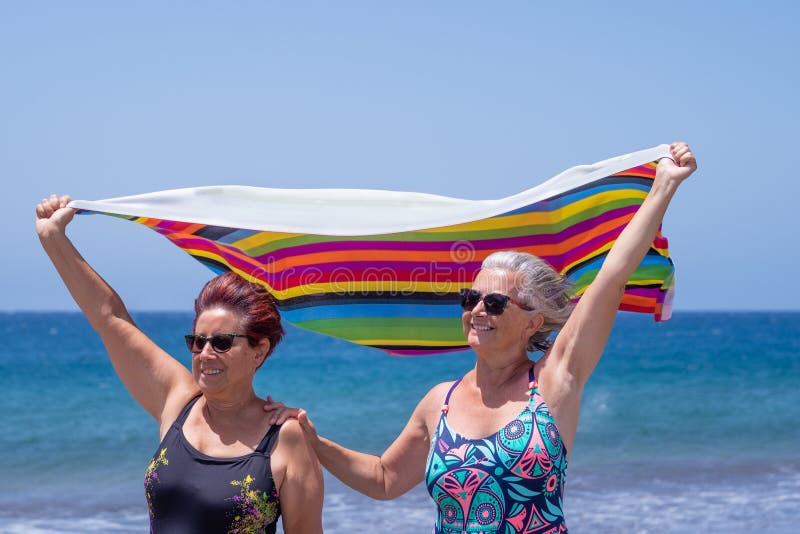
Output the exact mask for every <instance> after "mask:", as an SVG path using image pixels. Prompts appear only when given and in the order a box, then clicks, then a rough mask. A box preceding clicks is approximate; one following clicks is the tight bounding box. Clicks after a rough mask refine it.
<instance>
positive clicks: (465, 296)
mask: <svg viewBox="0 0 800 534" xmlns="http://www.w3.org/2000/svg"><path fill="white" fill-rule="evenodd" d="M480 301H481V294H480V293H478V292H477V291H475V290H474V289H466V288H465V289H462V290H461V307H462V308H464V309H465V310H467V311H472V309H473V308H474V307H475V306H477V305H478V303H479V302H480Z"/></svg>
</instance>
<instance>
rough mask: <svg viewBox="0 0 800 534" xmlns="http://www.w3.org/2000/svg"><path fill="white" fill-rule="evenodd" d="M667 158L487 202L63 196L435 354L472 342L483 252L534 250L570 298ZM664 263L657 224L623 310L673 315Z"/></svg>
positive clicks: (307, 325) (301, 319)
mask: <svg viewBox="0 0 800 534" xmlns="http://www.w3.org/2000/svg"><path fill="white" fill-rule="evenodd" d="M668 156H669V151H668V147H667V146H666V145H661V146H658V147H654V148H651V149H647V150H642V151H639V152H634V153H631V154H626V155H624V156H619V157H616V158H611V159H608V160H605V161H601V162H598V163H595V164H593V165H583V166H578V167H573V168H571V169H569V170H567V171H565V172H563V173H561V174H559V175H558V176H556V177H554V178H551V179H550V180H547V181H546V182H544V183H542V184H541V185H539V186H537V187H534V188H532V189H529V190H527V191H524V192H522V193H519V194H517V195H513V196H510V197H506V198H503V199H496V200H478V201H476V200H464V199H458V198H450V197H444V196H438V195H429V194H423V193H410V192H396V191H376V190H348V189H305V190H300V189H269V188H258V187H244V186H214V187H198V188H189V189H176V190H170V191H161V192H156V193H149V194H143V195H135V196H128V197H121V198H113V199H108V200H99V201H82V200H76V201H73V203H72V204H71V206H72V207H74V208H78V209H79V210H81V211H82V212H96V213H104V214H108V215H113V216H117V217H122V218H125V219H129V220H131V221H135V222H137V223H140V224H143V225H145V226H148V227H150V228H152V229H153V230H155V231H156V232H158V233H160V234H161V235H163V236H164V237H166V238H167V239H169V240H170V241H171V242H173V243H174V244H175V245H177V246H178V247H180V248H182V249H183V250H184V251H186V252H187V253H189V254H190V255H191V256H192V257H194V258H195V259H197V260H198V261H200V262H201V263H203V264H204V265H206V266H207V267H209V268H210V269H211V270H212V271H214V272H216V273H220V272H224V271H227V270H233V271H235V272H236V273H238V274H239V275H241V276H243V277H244V278H246V279H248V280H251V281H253V282H256V283H259V284H262V285H263V286H264V287H266V288H267V289H268V290H269V291H270V293H271V294H272V295H273V296H274V298H275V300H276V302H277V305H278V308H279V309H280V311H281V314H282V316H283V318H284V319H285V320H286V321H288V322H290V323H292V324H294V325H296V326H298V327H301V328H304V329H308V330H311V331H314V332H319V333H322V334H327V335H331V336H335V337H338V338H342V339H346V340H348V341H351V342H353V343H358V344H360V345H367V346H371V347H376V348H378V349H382V350H384V351H386V352H388V353H390V354H394V355H418V354H432V353H441V352H447V351H453V350H460V349H464V348H467V346H466V343H465V340H464V335H463V332H462V327H461V310H460V308H459V306H458V303H459V296H458V295H459V290H460V289H461V288H463V287H469V286H470V285H471V283H472V281H473V279H474V278H475V276H476V274H477V272H478V270H479V269H480V264H481V261H482V260H483V259H484V258H485V257H486V256H488V255H489V254H490V253H492V252H495V251H498V250H518V251H524V252H530V253H531V254H535V255H537V256H539V257H541V258H542V259H544V260H546V261H547V262H549V263H550V264H551V265H552V266H553V267H554V268H555V269H556V270H558V271H559V272H561V273H564V274H565V275H566V276H567V277H568V279H569V280H570V282H571V283H572V287H573V291H574V297H575V299H579V298H580V296H581V294H582V293H583V291H584V290H585V289H586V287H587V286H588V285H589V284H590V283H591V281H592V280H593V279H594V277H595V275H596V274H597V271H598V269H599V268H600V265H601V264H602V262H603V259H604V258H605V255H606V254H607V252H608V250H609V249H610V248H611V246H612V245H613V244H614V241H615V240H616V238H617V237H618V236H619V234H620V232H621V231H622V230H623V228H624V227H625V225H626V224H627V223H628V222H629V221H630V219H631V218H632V217H633V214H634V213H635V212H636V210H637V209H638V207H639V206H640V205H641V203H642V201H643V200H644V198H645V196H646V195H647V193H648V191H649V189H650V186H651V184H652V180H653V177H654V175H655V167H656V163H657V161H658V160H659V159H660V158H662V157H668ZM673 274H674V269H673V264H672V261H671V260H670V257H669V252H668V249H667V240H666V238H665V237H664V236H663V235H662V234H661V232H660V230H659V232H658V234H657V235H656V238H655V240H654V241H653V243H652V246H651V248H650V250H649V252H648V253H647V255H646V256H645V258H644V260H643V261H642V263H641V264H640V265H639V267H638V268H637V269H636V271H635V272H634V273H633V275H632V277H631V279H630V281H629V282H628V284H627V287H626V291H625V295H624V297H623V299H622V304H621V306H620V309H622V310H627V311H635V312H644V313H651V314H653V315H654V317H655V319H656V320H657V321H660V320H666V319H668V318H669V315H670V310H671V300H672V298H671V297H672V288H673Z"/></svg>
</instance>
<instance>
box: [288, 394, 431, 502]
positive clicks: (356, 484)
mask: <svg viewBox="0 0 800 534" xmlns="http://www.w3.org/2000/svg"><path fill="white" fill-rule="evenodd" d="M444 386H446V384H445V385H444ZM441 388H442V385H441V384H440V385H439V386H436V387H434V388H433V389H431V391H429V392H428V394H427V395H426V396H425V397H424V398H423V399H422V400H421V401H420V403H419V404H418V405H417V407H416V409H415V410H414V413H413V414H412V415H411V418H410V419H409V421H408V423H407V424H406V427H405V428H404V429H403V431H402V432H401V433H400V435H399V436H398V437H397V439H396V440H395V441H394V443H392V444H391V445H390V446H389V448H388V449H386V451H385V452H384V453H383V454H382V455H380V456H376V455H373V454H366V453H362V452H358V451H354V450H351V449H347V448H345V447H342V446H341V445H339V444H338V443H335V442H333V441H331V440H329V439H326V438H322V437H320V436H318V435H317V433H316V430H315V429H314V425H313V424H312V423H311V421H310V420H309V418H308V415H307V414H306V412H305V411H304V410H299V413H298V416H297V418H298V421H299V422H300V425H301V426H302V427H303V430H304V431H305V433H306V436H307V437H308V440H309V443H310V444H311V446H312V447H313V448H314V452H316V454H317V456H318V457H319V460H320V462H321V463H322V465H323V466H324V467H325V469H327V470H328V471H330V473H331V474H332V475H333V476H335V477H336V478H338V479H339V480H341V481H342V482H343V483H344V484H347V485H348V486H350V487H351V488H353V489H354V490H356V491H359V492H361V493H363V494H364V495H367V496H368V497H372V498H373V499H378V500H389V499H394V498H396V497H399V496H400V495H403V494H404V493H406V492H407V491H408V490H410V489H411V488H413V487H414V486H416V485H417V484H418V483H420V482H421V481H422V480H423V478H424V476H425V461H426V458H427V455H428V449H429V447H430V431H429V428H431V424H435V423H433V421H434V420H435V418H436V414H438V408H439V407H440V406H441V399H442V398H443V397H444V391H443V390H442V389H441Z"/></svg>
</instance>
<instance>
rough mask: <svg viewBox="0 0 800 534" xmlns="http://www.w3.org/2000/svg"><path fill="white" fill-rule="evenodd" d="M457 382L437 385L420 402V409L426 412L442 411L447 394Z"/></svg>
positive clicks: (452, 381)
mask: <svg viewBox="0 0 800 534" xmlns="http://www.w3.org/2000/svg"><path fill="white" fill-rule="evenodd" d="M454 382H455V380H451V381H450V382H442V383H440V384H436V385H435V386H433V387H432V388H431V389H429V390H428V393H426V394H425V396H424V397H422V400H421V401H419V405H418V407H419V408H422V409H424V410H425V411H428V410H431V409H433V410H437V411H438V410H440V409H441V408H442V404H443V403H444V398H445V397H446V396H447V392H448V391H450V388H451V387H452V386H453V383H454Z"/></svg>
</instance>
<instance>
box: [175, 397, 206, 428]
mask: <svg viewBox="0 0 800 534" xmlns="http://www.w3.org/2000/svg"><path fill="white" fill-rule="evenodd" d="M202 396H203V395H202V394H200V395H198V396H196V397H192V399H191V400H190V401H189V402H188V403H186V406H184V407H183V410H181V413H179V414H178V418H177V419H175V422H174V423H172V424H173V426H174V425H177V426H178V428H181V427H183V423H185V422H186V418H187V417H189V412H190V411H192V406H194V405H195V403H196V402H197V399H199V398H200V397H202Z"/></svg>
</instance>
